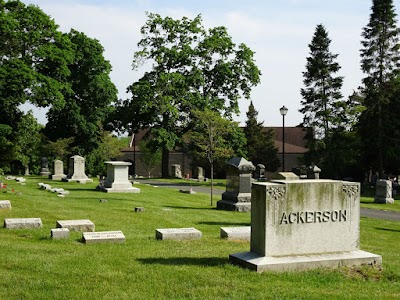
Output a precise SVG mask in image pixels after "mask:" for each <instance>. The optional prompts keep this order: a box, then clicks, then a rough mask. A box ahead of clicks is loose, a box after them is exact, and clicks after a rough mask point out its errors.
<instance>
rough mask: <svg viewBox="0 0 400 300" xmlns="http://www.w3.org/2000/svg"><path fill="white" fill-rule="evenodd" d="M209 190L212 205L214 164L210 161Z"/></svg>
mask: <svg viewBox="0 0 400 300" xmlns="http://www.w3.org/2000/svg"><path fill="white" fill-rule="evenodd" d="M210 175H211V191H210V195H211V206H212V205H213V186H214V164H213V163H211V174H210Z"/></svg>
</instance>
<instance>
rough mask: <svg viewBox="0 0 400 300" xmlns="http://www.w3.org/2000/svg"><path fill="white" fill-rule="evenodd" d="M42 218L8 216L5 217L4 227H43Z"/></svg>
mask: <svg viewBox="0 0 400 300" xmlns="http://www.w3.org/2000/svg"><path fill="white" fill-rule="evenodd" d="M41 227H42V220H41V219H40V218H8V219H4V228H8V229H22V228H41Z"/></svg>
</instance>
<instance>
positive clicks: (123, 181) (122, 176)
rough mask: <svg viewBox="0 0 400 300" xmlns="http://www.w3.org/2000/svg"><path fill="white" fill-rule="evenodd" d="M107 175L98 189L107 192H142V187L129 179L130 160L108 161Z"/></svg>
mask: <svg viewBox="0 0 400 300" xmlns="http://www.w3.org/2000/svg"><path fill="white" fill-rule="evenodd" d="M104 163H105V164H106V165H107V177H106V179H105V180H104V181H103V182H102V184H100V185H98V186H97V189H99V190H100V191H103V192H106V193H140V189H138V188H135V187H133V186H132V183H131V182H130V181H129V166H130V165H132V163H130V162H125V161H106V162H104Z"/></svg>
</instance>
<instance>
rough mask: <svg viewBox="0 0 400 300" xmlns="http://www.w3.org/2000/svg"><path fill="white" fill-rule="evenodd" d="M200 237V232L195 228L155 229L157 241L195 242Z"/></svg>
mask: <svg viewBox="0 0 400 300" xmlns="http://www.w3.org/2000/svg"><path fill="white" fill-rule="evenodd" d="M201 237H202V233H201V231H199V230H197V229H195V228H164V229H156V239H157V240H197V239H200V238H201Z"/></svg>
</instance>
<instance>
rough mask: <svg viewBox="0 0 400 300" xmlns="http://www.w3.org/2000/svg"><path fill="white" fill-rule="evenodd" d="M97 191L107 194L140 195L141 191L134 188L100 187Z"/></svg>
mask: <svg viewBox="0 0 400 300" xmlns="http://www.w3.org/2000/svg"><path fill="white" fill-rule="evenodd" d="M96 189H97V190H99V191H101V192H105V193H140V189H139V188H136V187H133V186H131V187H124V188H106V187H104V186H100V185H98V186H97V187H96Z"/></svg>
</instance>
